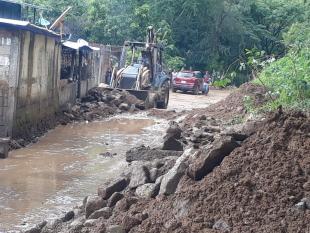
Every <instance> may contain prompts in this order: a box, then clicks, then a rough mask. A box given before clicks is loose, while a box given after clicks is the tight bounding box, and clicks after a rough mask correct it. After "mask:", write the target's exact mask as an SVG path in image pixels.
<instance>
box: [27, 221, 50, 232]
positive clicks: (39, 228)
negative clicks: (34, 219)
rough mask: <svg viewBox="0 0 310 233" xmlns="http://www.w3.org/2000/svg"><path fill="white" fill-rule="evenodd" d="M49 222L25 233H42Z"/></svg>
mask: <svg viewBox="0 0 310 233" xmlns="http://www.w3.org/2000/svg"><path fill="white" fill-rule="evenodd" d="M46 224H47V221H43V222H41V223H40V224H38V225H36V226H35V227H33V228H31V229H29V230H27V231H25V233H40V232H41V231H42V229H43V228H44V227H45V226H46Z"/></svg>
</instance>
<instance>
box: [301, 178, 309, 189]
mask: <svg viewBox="0 0 310 233" xmlns="http://www.w3.org/2000/svg"><path fill="white" fill-rule="evenodd" d="M302 187H303V189H304V190H306V191H310V180H309V181H307V182H306V183H304V185H303V186H302Z"/></svg>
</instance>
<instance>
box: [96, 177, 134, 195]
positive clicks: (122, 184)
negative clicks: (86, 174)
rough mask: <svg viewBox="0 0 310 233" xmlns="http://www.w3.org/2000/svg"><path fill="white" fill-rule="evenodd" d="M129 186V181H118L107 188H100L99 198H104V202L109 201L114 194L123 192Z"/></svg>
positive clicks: (123, 179)
mask: <svg viewBox="0 0 310 233" xmlns="http://www.w3.org/2000/svg"><path fill="white" fill-rule="evenodd" d="M127 185H128V181H127V179H125V178H121V179H118V180H116V181H114V182H111V183H110V184H109V185H107V186H105V187H101V188H98V196H100V197H102V198H103V199H104V200H107V199H109V198H110V197H111V196H112V195H113V193H115V192H121V191H123V190H124V189H125V188H126V187H127Z"/></svg>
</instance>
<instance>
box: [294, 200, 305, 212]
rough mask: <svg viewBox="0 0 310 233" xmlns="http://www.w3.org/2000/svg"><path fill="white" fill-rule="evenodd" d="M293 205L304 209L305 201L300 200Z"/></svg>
mask: <svg viewBox="0 0 310 233" xmlns="http://www.w3.org/2000/svg"><path fill="white" fill-rule="evenodd" d="M295 207H296V208H297V209H298V210H306V208H307V207H306V203H305V202H303V201H301V202H298V203H297V204H296V205H295Z"/></svg>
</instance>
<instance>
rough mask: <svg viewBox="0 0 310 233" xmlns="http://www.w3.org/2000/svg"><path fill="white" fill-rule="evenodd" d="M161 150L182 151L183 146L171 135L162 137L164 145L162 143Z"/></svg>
mask: <svg viewBox="0 0 310 233" xmlns="http://www.w3.org/2000/svg"><path fill="white" fill-rule="evenodd" d="M162 149H163V150H172V151H183V150H184V147H183V144H182V143H181V142H180V141H179V140H177V139H175V138H173V137H168V138H165V139H164V145H163V148H162Z"/></svg>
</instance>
